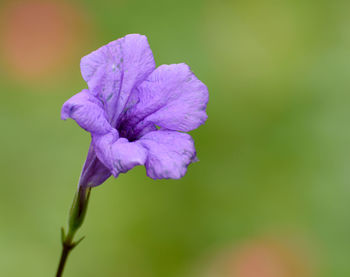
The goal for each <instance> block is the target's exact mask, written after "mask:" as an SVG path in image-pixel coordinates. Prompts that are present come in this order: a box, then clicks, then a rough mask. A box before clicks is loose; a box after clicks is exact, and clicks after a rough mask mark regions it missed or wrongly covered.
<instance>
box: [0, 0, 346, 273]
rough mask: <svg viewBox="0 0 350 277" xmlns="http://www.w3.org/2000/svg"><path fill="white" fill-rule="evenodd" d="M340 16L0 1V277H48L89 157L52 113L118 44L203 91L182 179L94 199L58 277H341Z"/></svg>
mask: <svg viewBox="0 0 350 277" xmlns="http://www.w3.org/2000/svg"><path fill="white" fill-rule="evenodd" d="M349 12H350V2H349V1H341V0H340V1H322V0H321V1H316V0H315V1H311V0H310V1H301V0H300V1H299V0H290V1H268V0H252V1H244V0H237V1H235V0H231V1H209V0H202V1H200V0H193V1H184V0H178V1H164V0H163V1H161V0H155V1H141V0H140V1H128V0H119V1H118V0H116V1H107V0H99V1H92V0H85V1H73V0H70V1H68V0H67V1H57V2H55V1H32V0H28V1H4V0H2V1H1V5H0V13H1V16H0V22H1V32H0V42H1V45H0V46H1V50H0V51H1V52H0V55H1V61H0V74H1V75H0V78H1V82H0V126H1V136H0V185H1V192H0V216H1V223H0V276H6V277H7V276H16V277H17V276H36V277H39V276H45V277H47V276H53V275H54V273H55V270H56V266H57V263H58V258H59V254H60V250H61V249H60V244H59V239H60V233H59V229H60V227H61V226H63V225H65V222H66V220H67V213H68V209H69V206H70V203H71V200H72V198H73V194H74V192H75V190H76V183H77V181H78V178H79V174H80V170H81V167H82V165H83V162H84V160H85V156H86V153H87V150H88V146H89V141H90V138H89V135H88V134H87V133H86V132H84V131H83V130H82V129H81V128H79V127H78V126H77V125H76V124H75V122H73V121H72V120H69V121H67V122H63V121H61V120H60V108H61V105H62V104H63V102H64V101H65V100H66V99H68V98H69V97H70V96H72V95H73V94H75V93H77V92H79V91H80V90H81V89H83V88H85V87H86V84H85V83H84V81H83V80H82V78H81V76H80V71H79V62H80V58H81V57H82V56H84V55H86V54H88V53H90V52H91V51H92V50H95V49H97V48H98V47H100V46H102V45H104V44H106V43H107V42H109V41H112V40H114V39H117V38H119V37H122V36H124V35H126V34H128V33H141V34H145V35H147V37H148V40H149V42H150V45H151V48H152V50H153V53H154V57H155V60H156V63H157V65H161V64H171V63H179V62H185V63H187V64H189V65H190V66H191V68H192V70H193V71H194V72H195V74H196V75H197V76H198V78H199V79H201V80H202V81H203V82H204V83H205V84H206V85H207V86H208V88H209V93H210V101H209V105H208V115H209V119H208V121H207V123H206V124H205V125H204V126H201V127H200V128H199V129H197V130H196V131H193V132H191V135H192V136H193V137H194V139H195V142H196V148H197V152H198V157H199V159H200V162H199V163H196V164H193V165H191V166H190V168H189V170H188V172H187V174H186V176H185V177H184V178H183V179H181V180H164V181H154V180H152V179H150V178H148V177H147V176H146V174H145V169H144V168H142V167H137V168H136V169H134V170H132V171H130V172H129V173H127V174H123V175H121V176H120V177H119V178H118V179H114V178H110V179H109V180H108V181H107V182H106V183H105V184H103V185H101V186H100V187H97V188H95V189H94V190H93V192H92V197H91V202H90V206H89V211H88V215H87V219H86V220H85V224H84V227H83V228H82V230H81V231H80V232H79V234H78V236H79V235H87V238H86V240H85V241H83V242H82V244H81V245H79V247H77V248H76V249H75V250H74V251H73V252H72V255H71V256H70V258H69V260H68V265H67V267H66V271H65V275H64V276H66V277H68V276H84V277H89V276H118V277H124V276H125V277H158V276H159V277H206V276H211V277H213V276H215V277H227V276H230V277H292V276H293V277H311V276H321V277H322V276H330V277H337V276H339V277H340V276H350V263H349V257H350V239H349V234H350V216H349V203H350V201H349V200H350V186H349V177H350V170H349V164H350V155H349V154H350V147H349V146H348V145H349V142H350V128H349V124H348V121H349V116H350V110H349V107H350V93H349V89H350V79H349V73H350V28H349V27H350V17H349Z"/></svg>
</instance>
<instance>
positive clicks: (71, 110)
mask: <svg viewBox="0 0 350 277" xmlns="http://www.w3.org/2000/svg"><path fill="white" fill-rule="evenodd" d="M61 118H62V119H63V120H66V119H67V118H72V119H74V120H75V121H76V122H77V123H78V124H79V126H80V127H81V128H83V129H85V130H86V131H88V132H91V133H96V134H105V133H107V132H110V131H111V130H112V127H111V125H110V124H109V123H108V121H107V119H106V116H105V111H104V110H103V107H102V104H101V102H100V101H99V100H98V99H97V98H96V97H95V96H93V95H91V93H89V91H88V90H87V89H85V90H83V91H81V92H79V93H77V94H76V95H74V96H73V97H71V98H70V99H68V100H67V101H66V102H65V103H64V104H63V106H62V110H61Z"/></svg>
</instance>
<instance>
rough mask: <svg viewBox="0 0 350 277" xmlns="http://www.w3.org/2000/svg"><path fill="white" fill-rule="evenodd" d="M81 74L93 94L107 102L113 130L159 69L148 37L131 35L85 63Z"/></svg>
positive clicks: (88, 56)
mask: <svg viewBox="0 0 350 277" xmlns="http://www.w3.org/2000/svg"><path fill="white" fill-rule="evenodd" d="M80 66H81V73H82V76H83V78H84V80H85V81H86V82H87V83H88V86H89V89H90V91H91V92H92V93H93V94H94V95H95V96H96V97H98V98H99V99H101V101H102V102H103V103H104V107H105V110H106V112H107V116H108V120H109V122H110V123H111V125H112V126H113V127H116V126H117V125H118V124H119V122H118V119H119V116H120V115H121V113H122V112H123V111H124V109H125V108H126V107H127V102H128V100H129V99H130V98H132V97H131V94H132V92H133V89H134V88H135V87H136V86H138V85H139V84H140V83H141V82H142V81H143V80H144V79H145V78H147V76H148V75H149V74H150V73H152V71H153V70H154V69H155V62H154V59H153V54H152V51H151V49H150V47H149V44H148V41H147V38H146V37H145V36H141V35H138V34H132V35H127V36H125V37H123V38H121V39H118V40H116V41H113V42H110V43H109V44H107V45H105V46H103V47H101V48H99V49H98V50H96V51H94V52H92V53H91V54H89V55H87V56H85V57H84V58H82V60H81V64H80Z"/></svg>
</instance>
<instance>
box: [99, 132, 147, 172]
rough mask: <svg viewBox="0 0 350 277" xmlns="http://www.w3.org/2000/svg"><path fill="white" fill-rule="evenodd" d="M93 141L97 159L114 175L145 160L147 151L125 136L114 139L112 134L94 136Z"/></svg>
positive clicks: (143, 162)
mask: <svg viewBox="0 0 350 277" xmlns="http://www.w3.org/2000/svg"><path fill="white" fill-rule="evenodd" d="M93 143H94V145H95V148H96V155H97V157H98V158H99V160H100V161H101V162H102V163H103V164H104V165H105V166H106V167H107V168H109V169H110V171H111V172H112V174H113V175H114V177H117V176H118V175H119V174H120V173H125V172H127V171H129V170H130V169H132V168H133V167H135V166H137V165H143V164H145V162H146V157H147V151H146V149H145V148H143V147H142V146H141V145H139V144H138V143H136V142H129V141H128V140H127V139H126V138H119V139H116V136H113V135H112V134H108V135H104V136H94V137H93Z"/></svg>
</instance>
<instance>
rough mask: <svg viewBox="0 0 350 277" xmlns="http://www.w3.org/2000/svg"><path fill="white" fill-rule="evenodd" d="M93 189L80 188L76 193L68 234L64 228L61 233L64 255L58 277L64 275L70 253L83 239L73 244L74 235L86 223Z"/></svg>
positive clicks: (62, 255)
mask: <svg viewBox="0 0 350 277" xmlns="http://www.w3.org/2000/svg"><path fill="white" fill-rule="evenodd" d="M90 192H91V188H84V187H79V190H78V191H77V192H76V194H75V196H74V199H73V203H72V207H71V209H70V213H69V220H68V233H67V235H66V234H65V232H64V229H63V228H62V229H61V231H62V233H61V242H62V253H61V258H60V262H59V264H58V269H57V273H56V277H61V276H62V274H63V270H64V266H65V265H66V262H67V258H68V255H69V253H70V252H71V251H72V250H73V248H74V247H75V246H77V245H78V244H79V243H80V242H81V241H82V240H83V239H84V237H82V238H81V239H79V240H78V241H76V242H73V239H74V235H75V233H76V232H77V230H78V229H79V228H80V227H81V225H82V224H83V222H84V218H85V214H86V211H87V206H88V202H89V198H90Z"/></svg>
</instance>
